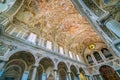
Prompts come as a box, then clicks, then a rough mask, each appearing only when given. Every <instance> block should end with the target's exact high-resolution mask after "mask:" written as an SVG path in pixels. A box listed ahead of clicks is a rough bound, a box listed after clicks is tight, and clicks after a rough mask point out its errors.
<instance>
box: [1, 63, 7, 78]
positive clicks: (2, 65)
mask: <svg viewBox="0 0 120 80" xmlns="http://www.w3.org/2000/svg"><path fill="white" fill-rule="evenodd" d="M5 64H6V62H5V61H3V62H1V63H0V77H1V76H2V74H3V72H4V70H5V68H4V66H5Z"/></svg>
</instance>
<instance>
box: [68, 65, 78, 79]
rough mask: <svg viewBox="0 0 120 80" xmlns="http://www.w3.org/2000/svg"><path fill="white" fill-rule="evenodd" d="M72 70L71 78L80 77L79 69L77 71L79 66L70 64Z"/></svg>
mask: <svg viewBox="0 0 120 80" xmlns="http://www.w3.org/2000/svg"><path fill="white" fill-rule="evenodd" d="M70 71H71V78H72V80H74V79H75V78H78V76H77V73H78V72H79V71H77V68H76V67H75V66H74V65H71V66H70Z"/></svg>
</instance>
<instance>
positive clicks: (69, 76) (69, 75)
mask: <svg viewBox="0 0 120 80" xmlns="http://www.w3.org/2000/svg"><path fill="white" fill-rule="evenodd" d="M67 73H68V78H69V80H71V74H70V73H71V72H70V71H69V72H67Z"/></svg>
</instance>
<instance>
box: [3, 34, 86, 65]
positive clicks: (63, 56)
mask: <svg viewBox="0 0 120 80" xmlns="http://www.w3.org/2000/svg"><path fill="white" fill-rule="evenodd" d="M2 35H3V36H5V37H7V38H10V39H12V40H15V41H18V42H21V43H23V44H25V45H26V46H30V47H33V48H36V49H40V50H43V51H45V52H48V53H51V54H54V55H56V56H60V57H62V58H63V59H67V60H70V61H72V62H74V63H77V64H81V65H84V66H87V65H86V64H84V63H83V62H80V61H78V60H75V59H72V58H70V57H69V56H65V55H62V54H60V53H59V52H55V51H52V50H49V49H47V48H46V47H44V46H41V45H37V44H33V43H31V42H28V41H27V40H24V39H20V38H17V37H15V36H11V35H9V34H7V33H5V32H2Z"/></svg>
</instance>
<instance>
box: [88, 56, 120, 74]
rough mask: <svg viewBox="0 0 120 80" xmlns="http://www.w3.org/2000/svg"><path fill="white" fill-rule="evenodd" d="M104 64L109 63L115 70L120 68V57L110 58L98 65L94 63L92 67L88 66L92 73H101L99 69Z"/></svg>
mask: <svg viewBox="0 0 120 80" xmlns="http://www.w3.org/2000/svg"><path fill="white" fill-rule="evenodd" d="M103 65H108V66H110V67H112V68H113V69H114V70H118V69H120V58H114V59H112V60H108V61H105V62H102V63H99V64H97V65H93V66H91V67H88V68H87V69H88V70H89V71H90V70H91V72H90V73H91V74H99V69H100V67H101V66H103Z"/></svg>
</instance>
